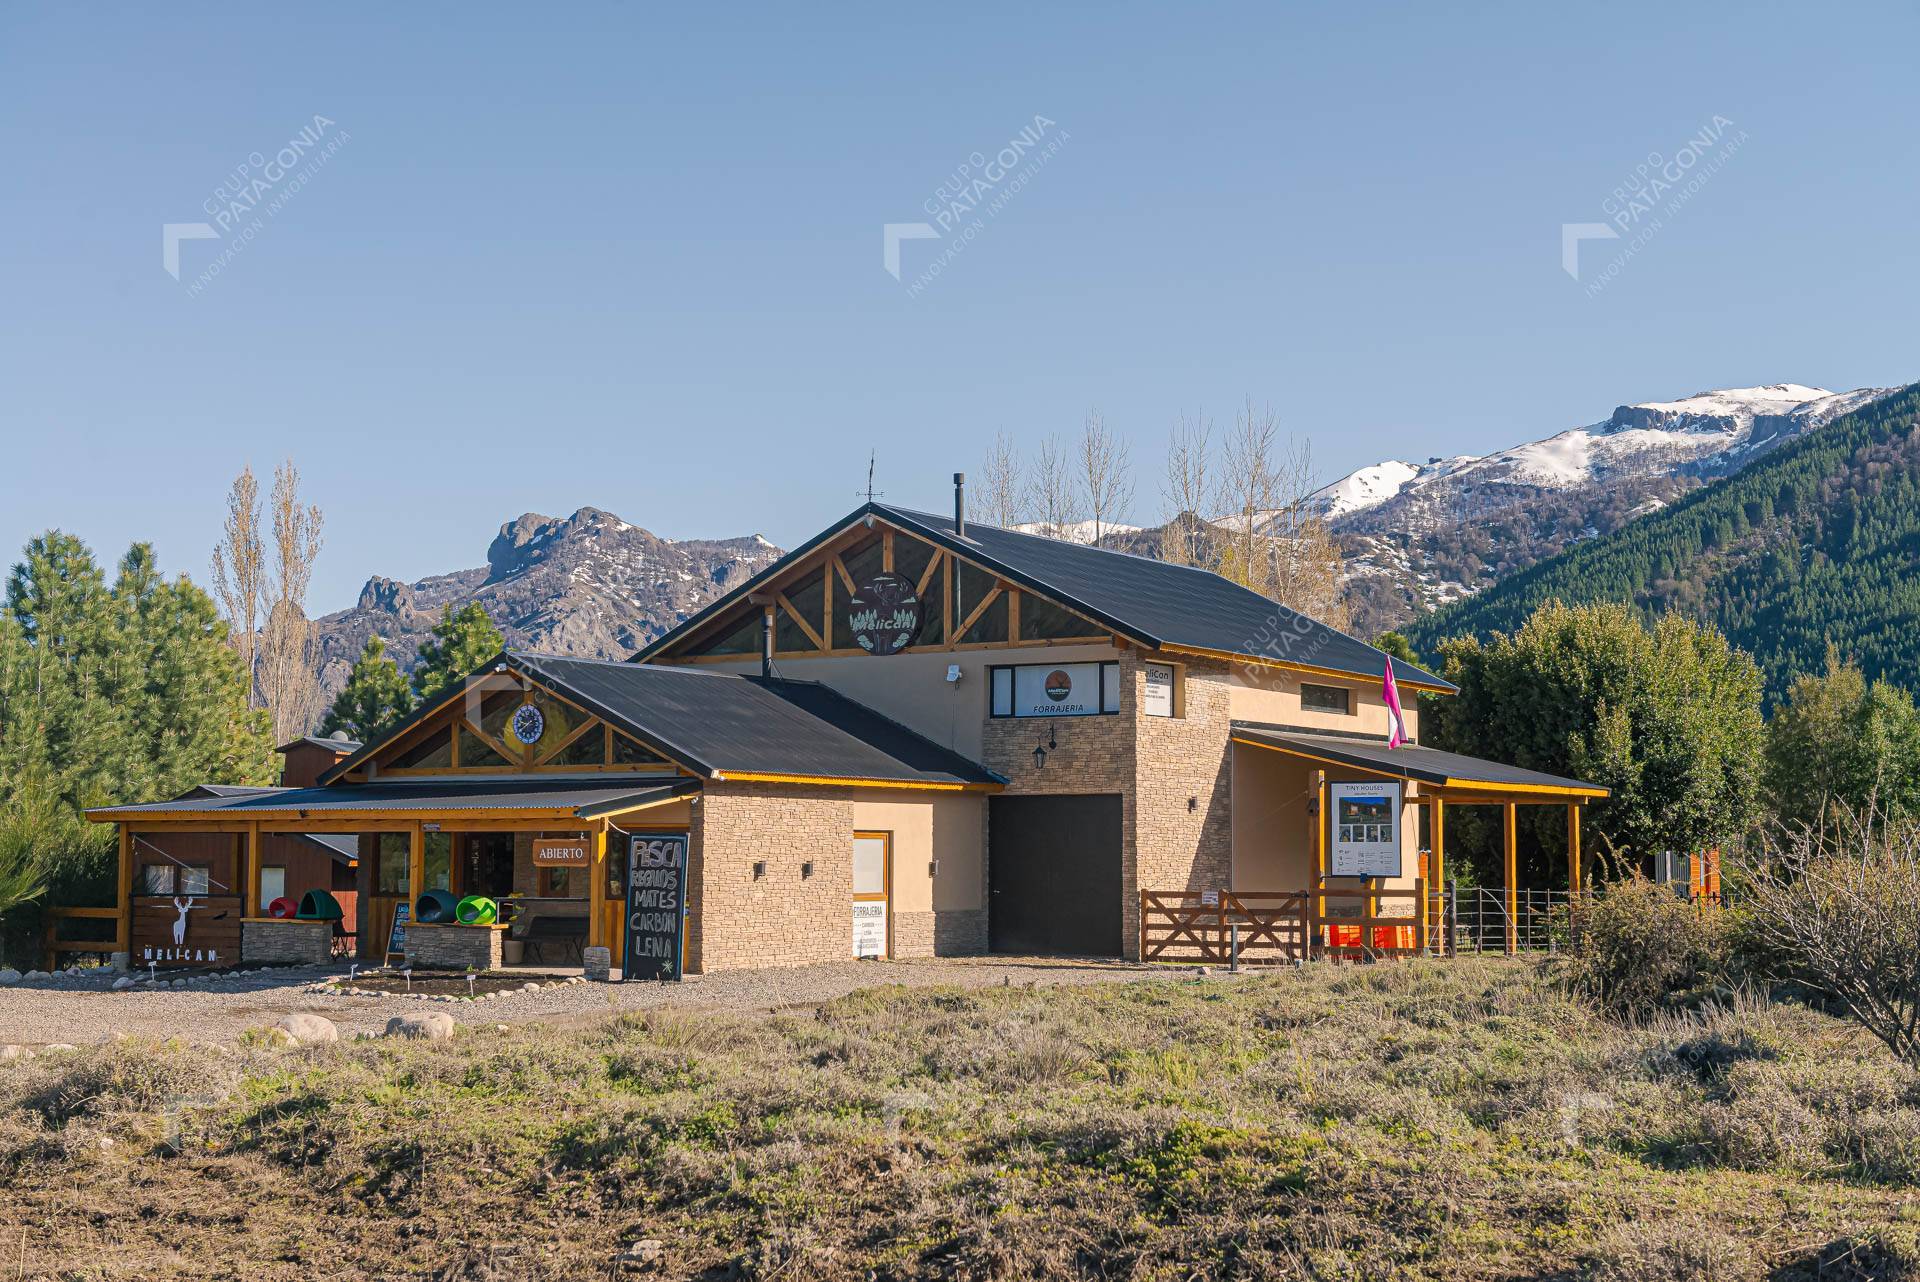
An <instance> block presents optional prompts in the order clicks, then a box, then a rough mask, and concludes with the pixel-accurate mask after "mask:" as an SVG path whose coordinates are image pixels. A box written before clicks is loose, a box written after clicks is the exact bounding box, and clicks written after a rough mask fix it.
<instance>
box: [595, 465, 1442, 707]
mask: <svg viewBox="0 0 1920 1282" xmlns="http://www.w3.org/2000/svg"><path fill="white" fill-rule="evenodd" d="M870 513H871V514H873V515H876V516H881V517H884V518H886V519H887V520H888V521H890V522H892V523H893V524H895V525H897V526H899V527H900V528H902V529H905V530H909V531H911V532H913V533H915V534H918V535H919V536H921V537H922V538H925V539H926V540H928V541H929V542H931V543H935V544H937V545H939V546H941V547H944V548H947V549H948V550H950V551H953V552H956V553H958V554H960V555H962V556H966V557H969V558H971V559H972V560H974V561H977V562H979V563H980V564H982V565H985V566H989V567H991V568H992V569H993V570H994V571H995V572H996V573H998V574H1000V575H1001V576H1002V577H1004V578H1006V579H1007V580H1008V581H1009V582H1012V583H1016V584H1018V585H1020V586H1021V587H1024V588H1028V589H1031V590H1032V591H1035V592H1038V593H1039V594H1041V595H1042V596H1047V597H1051V598H1053V599H1054V600H1056V601H1058V602H1060V603H1061V604H1063V605H1067V606H1071V607H1072V608H1074V609H1076V610H1078V611H1079V612H1080V613H1081V614H1084V615H1086V616H1087V617H1088V618H1090V619H1093V620H1094V621H1096V622H1098V623H1100V624H1101V625H1102V626H1104V627H1107V628H1109V629H1111V630H1112V631H1114V632H1116V633H1119V634H1120V635H1122V636H1125V637H1128V638H1130V639H1132V640H1134V641H1137V642H1139V643H1141V644H1143V645H1146V646H1150V647H1155V648H1157V647H1159V646H1163V645H1171V646H1185V647H1187V648H1190V649H1196V650H1213V651H1218V652H1221V653H1224V654H1233V655H1245V656H1247V657H1249V658H1258V659H1267V660H1271V661H1273V662H1277V663H1284V664H1292V665H1295V666H1298V667H1303V668H1323V669H1326V670H1328V671H1330V672H1338V673H1341V674H1343V675H1349V676H1356V677H1373V678H1376V679H1378V678H1380V677H1381V676H1382V675H1383V674H1384V673H1385V671H1386V664H1387V663H1388V662H1389V660H1388V657H1387V654H1386V652H1385V651H1383V650H1379V649H1377V648H1375V647H1374V646H1371V645H1368V644H1367V643H1366V642H1364V641H1362V640H1360V639H1359V638H1357V637H1351V636H1348V635H1347V634H1346V633H1344V632H1341V631H1338V630H1337V629H1334V628H1330V627H1328V626H1327V625H1326V624H1324V623H1321V622H1320V621H1319V620H1317V619H1313V618H1309V617H1308V616H1307V615H1304V614H1301V613H1299V612H1298V611H1296V610H1290V609H1288V608H1287V607H1286V606H1284V605H1281V604H1279V603H1278V602H1275V601H1272V600H1270V599H1268V598H1267V597H1263V596H1261V595H1260V594H1259V593H1258V592H1254V591H1251V590H1249V589H1247V588H1243V587H1241V586H1240V585H1239V584H1237V583H1235V582H1233V581H1232V580H1230V579H1225V578H1222V577H1221V576H1220V575H1218V574H1214V573H1212V572H1210V571H1207V570H1201V569H1196V568H1194V567H1192V566H1184V565H1172V564H1169V563H1168V562H1166V561H1158V560H1155V559H1153V558H1151V557H1144V556H1136V555H1134V554H1132V553H1129V552H1116V551H1114V550H1112V549H1110V548H1098V547H1090V546H1088V545H1086V544H1083V543H1070V542H1068V541H1066V540H1064V539H1049V538H1043V537H1041V536H1039V535H1035V534H1022V533H1020V532H1019V531H1017V530H1005V529H1001V528H999V527H998V526H992V525H981V524H978V523H976V522H973V521H969V522H967V532H966V536H965V537H964V538H961V537H956V536H955V534H954V527H953V518H952V517H951V516H940V515H936V514H934V513H930V512H915V511H912V510H910V509H908V508H900V507H894V506H892V505H890V504H886V503H868V504H866V505H864V506H862V507H860V508H858V509H856V510H855V511H854V512H852V513H851V514H849V515H848V516H847V518H846V519H845V520H843V521H841V522H839V523H838V524H837V525H835V526H833V527H831V528H830V529H828V530H825V531H823V532H822V533H821V534H820V535H818V536H816V537H815V538H813V539H810V540H808V541H807V542H806V543H805V544H802V545H801V546H800V547H798V548H795V549H794V550H793V551H792V552H790V553H788V554H787V555H786V556H784V557H782V558H781V559H780V560H778V561H776V562H775V563H774V564H773V565H771V566H769V567H767V568H766V569H765V570H763V571H761V572H760V573H759V574H757V575H755V576H754V577H753V578H752V579H750V580H748V581H747V582H746V583H745V584H742V585H741V586H740V587H738V588H736V589H734V590H733V591H732V592H729V593H727V594H726V595H725V596H723V597H721V598H720V599H719V600H718V601H715V602H714V603H713V604H711V605H709V606H708V607H707V608H706V609H704V610H702V611H700V612H699V613H698V614H695V615H694V616H693V617H692V618H691V619H689V620H687V621H686V622H685V623H683V624H681V625H680V626H679V627H677V628H675V629H673V630H672V631H671V632H668V633H667V634H666V635H665V636H663V637H660V638H659V639H658V640H656V641H654V642H653V643H652V644H650V645H648V646H646V647H645V648H643V649H642V650H641V651H640V652H639V653H638V654H636V655H634V657H633V662H635V663H644V662H645V661H646V660H648V659H650V658H652V657H653V656H654V655H656V654H659V653H660V652H661V651H663V650H664V649H666V648H667V647H668V646H670V645H672V644H673V643H674V642H675V641H677V640H678V639H679V638H680V637H681V636H682V635H684V634H685V633H686V632H688V631H689V630H690V629H692V628H695V627H698V626H700V625H701V624H703V623H705V622H707V621H708V620H710V619H712V618H714V617H715V616H716V615H718V614H720V613H721V612H723V611H725V610H728V609H731V608H732V607H733V606H735V605H737V604H739V602H740V601H742V600H744V599H745V598H746V596H747V595H748V594H749V593H750V592H753V591H755V590H757V589H758V588H759V587H760V586H761V585H763V584H764V583H766V582H767V581H769V580H771V579H773V578H775V577H777V576H778V575H779V574H781V573H784V572H786V571H787V570H788V569H790V568H791V567H792V565H793V564H794V562H795V561H796V560H798V559H800V558H802V557H805V556H808V555H810V554H812V553H813V552H814V551H815V550H816V549H817V548H818V547H819V546H820V545H822V544H823V543H825V542H826V541H827V540H829V539H830V538H832V537H834V536H836V535H838V534H839V533H840V532H841V531H842V530H844V529H846V528H848V527H850V526H852V525H854V524H855V523H857V522H859V521H861V520H863V519H865V518H866V516H867V515H868V514H870ZM1391 662H1392V663H1393V675H1394V679H1395V680H1396V681H1399V682H1403V683H1406V684H1408V685H1412V686H1425V687H1428V688H1430V689H1436V690H1443V691H1447V692H1456V691H1457V690H1458V687H1456V686H1455V685H1454V684H1453V683H1452V682H1450V681H1447V680H1446V679H1445V678H1443V677H1438V676H1435V675H1434V674H1433V673H1431V672H1428V671H1425V670H1424V669H1422V668H1418V667H1416V666H1414V665H1413V664H1411V663H1405V662H1403V661H1401V660H1399V659H1393V660H1391Z"/></svg>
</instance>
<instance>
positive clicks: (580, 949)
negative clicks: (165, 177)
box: [519, 913, 587, 962]
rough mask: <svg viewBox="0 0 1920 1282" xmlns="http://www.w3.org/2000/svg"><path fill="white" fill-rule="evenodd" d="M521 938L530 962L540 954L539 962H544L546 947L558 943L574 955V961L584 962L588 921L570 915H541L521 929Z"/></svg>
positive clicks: (531, 919)
mask: <svg viewBox="0 0 1920 1282" xmlns="http://www.w3.org/2000/svg"><path fill="white" fill-rule="evenodd" d="M519 938H520V942H522V943H524V944H525V945H526V946H527V951H526V959H527V960H528V961H533V960H535V954H538V955H539V960H540V961H543V962H544V961H545V960H546V953H545V949H544V945H546V944H554V943H557V944H560V945H562V946H563V947H564V948H566V949H568V950H569V951H571V952H572V953H573V960H575V961H578V962H584V961H585V959H586V954H585V951H584V950H585V948H586V944H587V919H586V918H585V917H575V916H572V915H570V914H553V913H541V914H540V915H538V916H535V917H528V918H527V919H526V921H525V922H524V924H522V925H521V926H520V927H519ZM563 955H564V954H563Z"/></svg>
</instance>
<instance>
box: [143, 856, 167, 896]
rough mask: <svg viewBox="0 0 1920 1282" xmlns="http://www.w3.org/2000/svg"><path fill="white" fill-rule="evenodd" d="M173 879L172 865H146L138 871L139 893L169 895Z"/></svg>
mask: <svg viewBox="0 0 1920 1282" xmlns="http://www.w3.org/2000/svg"><path fill="white" fill-rule="evenodd" d="M173 886H174V877H173V865H172V864H148V865H146V866H145V867H143V868H142V869H141V870H140V893H141V894H143V895H171V894H172V893H173Z"/></svg>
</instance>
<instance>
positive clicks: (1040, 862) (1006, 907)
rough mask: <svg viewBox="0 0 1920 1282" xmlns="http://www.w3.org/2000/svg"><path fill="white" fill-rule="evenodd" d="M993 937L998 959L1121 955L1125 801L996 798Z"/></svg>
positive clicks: (990, 857) (990, 864) (990, 875)
mask: <svg viewBox="0 0 1920 1282" xmlns="http://www.w3.org/2000/svg"><path fill="white" fill-rule="evenodd" d="M989 805H990V807H991V811H990V814H989V827H988V833H989V836H988V851H987V879H988V884H989V887H990V888H991V890H992V891H993V895H992V905H991V912H990V914H989V917H988V932H989V935H990V938H991V941H992V947H993V951H994V952H996V953H1071V954H1075V955H1079V956H1089V957H1118V956H1119V955H1120V931H1121V925H1120V798H1119V796H1118V795H1100V796H1090V797H994V798H992V799H991V800H990V802H989Z"/></svg>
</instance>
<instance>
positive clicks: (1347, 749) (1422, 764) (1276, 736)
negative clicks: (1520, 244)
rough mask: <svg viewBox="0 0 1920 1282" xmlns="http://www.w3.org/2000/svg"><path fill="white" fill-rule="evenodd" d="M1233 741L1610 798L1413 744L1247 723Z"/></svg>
mask: <svg viewBox="0 0 1920 1282" xmlns="http://www.w3.org/2000/svg"><path fill="white" fill-rule="evenodd" d="M1233 737H1234V738H1235V739H1238V740H1243V741H1246V742H1250V743H1254V744H1257V745H1259V746H1261V747H1265V748H1273V749H1277V750H1278V751H1280V752H1290V753H1293V754H1295V755H1297V756H1305V757H1313V758H1316V759H1318V760H1321V761H1329V762H1333V763H1334V764H1336V765H1344V766H1354V767H1356V768H1358V769H1361V770H1372V771H1378V772H1380V773H1382V774H1389V775H1394V776H1397V777H1399V778H1402V779H1414V780H1418V781H1420V782H1421V783H1430V784H1434V785H1437V786H1440V787H1449V786H1451V787H1456V788H1471V787H1473V786H1474V785H1476V784H1480V785H1493V786H1495V787H1501V788H1506V789H1525V788H1538V789H1540V790H1542V791H1552V792H1577V793H1581V794H1584V795H1588V796H1594V797H1605V796H1607V795H1609V789H1606V788H1603V787H1601V786H1600V785H1599V784H1597V783H1586V782H1584V781H1582V780H1579V779H1568V778H1565V777H1564V776H1561V775H1550V774H1543V773H1542V772H1540V771H1538V770H1522V769H1521V768H1520V767H1519V766H1509V765H1504V764H1502V763H1501V762H1498V761H1487V760H1484V759H1482V758H1480V757H1468V756H1463V755H1462V754H1460V753H1457V752H1442V751H1441V750H1440V749H1438V748H1423V747H1421V746H1419V745H1418V744H1411V743H1409V744H1402V745H1401V746H1400V747H1398V748H1389V747H1387V744H1386V741H1385V740H1384V739H1354V738H1350V737H1349V736H1346V735H1331V734H1303V733H1301V732H1299V731H1297V730H1291V729H1281V728H1278V727H1275V726H1269V725H1262V724H1259V723H1257V722H1251V721H1236V722H1234V723H1233Z"/></svg>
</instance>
